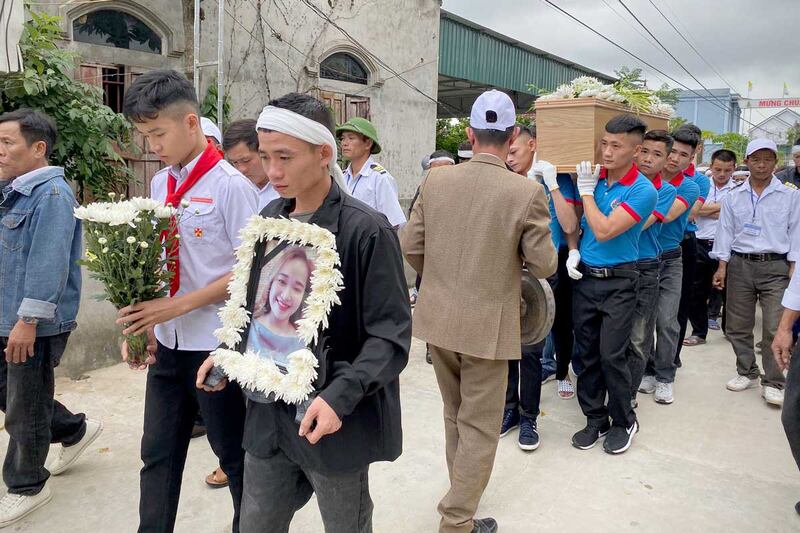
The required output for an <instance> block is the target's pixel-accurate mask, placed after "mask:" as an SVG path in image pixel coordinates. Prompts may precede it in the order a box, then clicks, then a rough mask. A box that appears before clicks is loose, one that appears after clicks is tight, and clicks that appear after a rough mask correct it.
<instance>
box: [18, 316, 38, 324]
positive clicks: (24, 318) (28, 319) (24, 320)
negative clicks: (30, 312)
mask: <svg viewBox="0 0 800 533" xmlns="http://www.w3.org/2000/svg"><path fill="white" fill-rule="evenodd" d="M19 319H20V320H22V323H23V324H29V325H31V326H35V325H36V324H38V323H39V319H38V318H36V317H32V316H21V317H19Z"/></svg>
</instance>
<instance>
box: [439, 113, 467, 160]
mask: <svg viewBox="0 0 800 533" xmlns="http://www.w3.org/2000/svg"><path fill="white" fill-rule="evenodd" d="M468 126H469V119H466V118H459V119H457V120H453V119H449V118H440V119H438V120H437V121H436V149H437V150H447V151H448V152H450V153H451V154H455V153H456V152H458V145H459V144H461V143H463V142H464V141H466V140H467V127H468Z"/></svg>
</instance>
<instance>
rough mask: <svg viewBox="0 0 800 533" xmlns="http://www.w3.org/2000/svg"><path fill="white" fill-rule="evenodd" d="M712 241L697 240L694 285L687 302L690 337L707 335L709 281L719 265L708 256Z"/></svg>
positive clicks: (710, 288) (703, 337) (704, 336)
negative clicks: (690, 325)
mask: <svg viewBox="0 0 800 533" xmlns="http://www.w3.org/2000/svg"><path fill="white" fill-rule="evenodd" d="M713 246H714V241H710V240H705V239H697V261H696V262H695V271H694V283H693V284H692V290H691V295H690V300H689V320H690V321H691V323H692V335H694V336H696V337H700V338H701V339H705V338H706V336H707V335H708V317H709V300H710V299H711V294H712V290H713V288H712V287H711V279H712V278H713V277H714V272H716V271H717V266H718V265H719V263H718V261H717V260H716V259H712V258H711V257H710V256H709V253H710V252H711V248H712V247H713Z"/></svg>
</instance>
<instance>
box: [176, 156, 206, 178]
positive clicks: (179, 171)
mask: <svg viewBox="0 0 800 533" xmlns="http://www.w3.org/2000/svg"><path fill="white" fill-rule="evenodd" d="M204 151H205V150H204ZM201 157H203V152H200V154H199V155H198V156H197V157H195V158H194V159H192V160H191V161H189V163H188V164H187V165H186V166H185V167H181V166H180V165H172V166H171V167H170V168H169V173H170V174H172V175H173V176H175V178H176V179H177V180H178V181H179V182H180V181H183V180H185V179H186V178H188V177H189V173H190V172H191V171H192V169H193V168H194V167H195V165H197V162H198V161H200V158H201Z"/></svg>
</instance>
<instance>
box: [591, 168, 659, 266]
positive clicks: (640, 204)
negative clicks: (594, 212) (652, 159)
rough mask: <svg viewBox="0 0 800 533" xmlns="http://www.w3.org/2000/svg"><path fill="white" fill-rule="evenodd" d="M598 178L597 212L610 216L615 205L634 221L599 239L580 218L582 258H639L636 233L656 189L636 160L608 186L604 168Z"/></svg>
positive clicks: (606, 262) (600, 262)
mask: <svg viewBox="0 0 800 533" xmlns="http://www.w3.org/2000/svg"><path fill="white" fill-rule="evenodd" d="M600 178H601V179H600V181H598V182H597V187H595V189H594V201H595V203H596V204H597V207H598V208H599V209H600V212H601V213H603V215H605V216H609V215H610V214H611V212H612V211H614V210H615V209H617V208H619V209H624V210H625V211H626V212H627V213H628V214H629V215H630V216H632V217H633V218H634V220H636V224H634V225H633V226H632V227H631V228H629V229H628V231H625V232H623V233H621V234H619V235H617V236H616V237H614V238H613V239H611V240H608V241H605V242H599V241H598V240H597V239H596V238H595V236H594V232H593V231H592V228H591V227H590V226H589V223H588V222H587V221H586V216H584V217H583V218H582V219H581V226H582V227H583V238H582V239H581V258H582V259H583V262H584V263H585V264H587V265H589V266H593V267H610V266H614V265H619V264H621V263H632V262H634V261H636V260H637V259H638V258H639V234H640V233H641V232H642V226H643V225H644V222H645V220H647V217H649V216H650V213H652V212H653V209H655V207H656V202H657V201H658V192H657V191H656V188H655V187H654V186H653V184H652V183H650V180H649V179H647V178H646V177H645V176H644V175H643V174H641V173H640V172H639V169H638V168H636V165H635V164H634V165H633V166H631V169H630V170H629V171H628V172H627V174H625V176H623V177H622V179H621V180H619V181H618V182H616V183H615V184H614V185H612V186H611V187H609V186H608V180H607V179H606V170H605V169H603V171H602V173H601V174H600Z"/></svg>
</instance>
